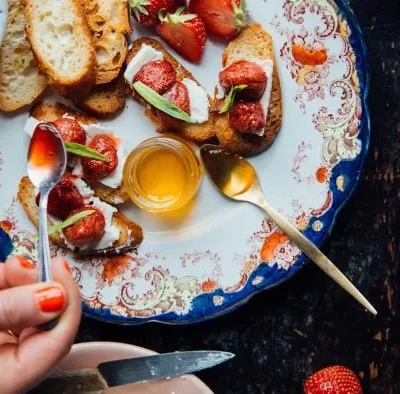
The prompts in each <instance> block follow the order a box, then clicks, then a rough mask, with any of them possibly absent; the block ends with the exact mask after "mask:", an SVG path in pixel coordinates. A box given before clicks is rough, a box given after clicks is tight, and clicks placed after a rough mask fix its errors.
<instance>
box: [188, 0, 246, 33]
mask: <svg viewBox="0 0 400 394" xmlns="http://www.w3.org/2000/svg"><path fill="white" fill-rule="evenodd" d="M189 10H190V11H191V12H193V13H196V14H197V15H199V16H200V18H201V19H203V22H204V24H205V25H206V28H207V31H209V32H210V33H211V34H213V35H215V36H217V37H220V38H223V39H226V40H230V39H232V38H233V37H235V36H236V34H238V33H239V32H240V30H242V27H243V24H244V22H245V20H246V17H247V6H246V0H191V1H190V4H189Z"/></svg>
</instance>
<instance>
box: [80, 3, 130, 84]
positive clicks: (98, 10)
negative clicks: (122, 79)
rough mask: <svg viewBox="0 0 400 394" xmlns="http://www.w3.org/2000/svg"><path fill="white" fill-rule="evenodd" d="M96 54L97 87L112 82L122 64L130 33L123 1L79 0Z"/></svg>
mask: <svg viewBox="0 0 400 394" xmlns="http://www.w3.org/2000/svg"><path fill="white" fill-rule="evenodd" d="M82 5H83V7H84V9H85V13H86V18H87V20H88V23H89V26H90V29H91V31H92V34H93V40H94V46H95V51H96V65H97V69H96V85H100V84H105V83H108V82H111V81H112V80H113V79H115V78H116V77H117V76H118V74H119V72H120V71H121V68H122V66H123V64H124V62H125V58H126V55H127V53H128V44H127V40H126V37H125V35H126V34H130V33H132V28H131V25H130V20H129V10H128V2H127V1H126V0H82Z"/></svg>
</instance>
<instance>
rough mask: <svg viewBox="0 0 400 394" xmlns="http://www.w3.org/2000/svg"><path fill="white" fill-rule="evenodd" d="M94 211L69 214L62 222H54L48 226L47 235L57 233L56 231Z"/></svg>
mask: <svg viewBox="0 0 400 394" xmlns="http://www.w3.org/2000/svg"><path fill="white" fill-rule="evenodd" d="M95 212H96V211H95V210H90V211H83V212H79V213H77V214H76V215H73V216H71V217H70V218H68V219H67V220H65V221H64V222H62V223H60V224H56V225H54V226H51V227H50V228H49V231H48V233H49V235H52V234H54V233H57V232H58V231H61V230H63V229H64V228H67V227H69V226H72V225H73V224H75V223H76V222H79V220H81V219H84V218H85V217H87V216H89V215H91V214H92V213H95Z"/></svg>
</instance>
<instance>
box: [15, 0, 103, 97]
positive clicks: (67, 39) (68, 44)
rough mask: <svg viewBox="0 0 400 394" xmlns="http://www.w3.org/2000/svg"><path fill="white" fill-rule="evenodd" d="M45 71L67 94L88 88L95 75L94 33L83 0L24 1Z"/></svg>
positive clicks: (34, 45)
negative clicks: (87, 18)
mask: <svg viewBox="0 0 400 394" xmlns="http://www.w3.org/2000/svg"><path fill="white" fill-rule="evenodd" d="M22 4H23V5H24V6H25V16H26V19H27V25H26V32H27V36H28V39H29V41H30V43H31V46H32V49H33V52H34V54H35V57H36V59H37V62H38V65H39V67H40V68H41V70H42V71H43V72H44V73H45V74H46V75H47V76H48V78H49V81H50V83H51V85H53V86H54V87H55V88H57V89H59V90H60V91H61V92H62V94H64V95H74V94H77V92H81V91H87V90H89V88H90V87H91V86H92V85H93V83H94V81H95V78H96V75H95V66H96V63H95V50H94V45H93V40H92V34H91V31H90V29H89V26H88V24H87V22H86V18H85V15H84V12H83V8H82V5H81V3H80V1H79V0H22Z"/></svg>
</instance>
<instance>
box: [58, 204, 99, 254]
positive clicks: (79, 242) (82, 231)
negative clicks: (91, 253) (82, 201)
mask: <svg viewBox="0 0 400 394" xmlns="http://www.w3.org/2000/svg"><path fill="white" fill-rule="evenodd" d="M85 211H94V212H93V213H92V214H91V215H89V216H86V217H85V218H83V219H81V220H79V221H78V222H76V223H75V224H73V225H72V226H69V227H67V228H65V229H64V230H63V233H64V237H65V238H66V240H67V241H68V242H69V243H70V244H72V245H74V246H78V247H83V246H87V245H91V244H94V243H97V242H99V241H100V240H101V238H102V237H103V235H104V232H105V229H106V220H105V218H104V215H103V213H102V212H101V211H100V210H99V209H98V208H95V207H92V206H90V205H88V206H86V207H83V208H80V209H77V210H75V211H72V212H71V213H70V216H69V217H72V216H74V215H76V214H78V213H81V212H85Z"/></svg>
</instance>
